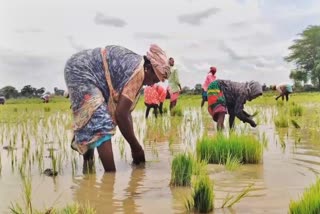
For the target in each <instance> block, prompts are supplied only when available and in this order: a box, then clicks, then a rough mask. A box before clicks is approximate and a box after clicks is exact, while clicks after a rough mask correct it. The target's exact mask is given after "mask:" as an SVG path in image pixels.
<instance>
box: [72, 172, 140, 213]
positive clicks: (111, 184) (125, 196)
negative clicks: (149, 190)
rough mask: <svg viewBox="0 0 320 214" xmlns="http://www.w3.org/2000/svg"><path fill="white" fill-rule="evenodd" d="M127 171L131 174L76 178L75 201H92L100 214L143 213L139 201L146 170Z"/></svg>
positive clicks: (119, 173) (121, 173)
mask: <svg viewBox="0 0 320 214" xmlns="http://www.w3.org/2000/svg"><path fill="white" fill-rule="evenodd" d="M127 170H128V171H129V173H128V171H118V172H117V173H107V174H104V175H102V176H101V177H100V176H98V175H95V174H93V175H87V176H84V177H82V178H78V179H77V178H75V179H74V183H75V184H76V186H77V187H76V188H75V190H74V194H73V195H74V200H75V201H78V202H80V203H86V202H87V201H90V204H91V205H92V206H93V207H95V208H96V210H97V212H98V213H128V212H130V213H142V212H141V211H140V210H139V209H140V206H139V204H138V203H137V200H138V199H139V198H141V196H140V195H141V193H142V191H141V190H142V188H141V187H142V186H143V182H144V178H145V169H144V167H143V166H139V167H133V168H132V170H129V169H127ZM126 182H127V183H126Z"/></svg>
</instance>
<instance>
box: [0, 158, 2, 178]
mask: <svg viewBox="0 0 320 214" xmlns="http://www.w3.org/2000/svg"><path fill="white" fill-rule="evenodd" d="M1 172H2V161H1V154H0V176H1Z"/></svg>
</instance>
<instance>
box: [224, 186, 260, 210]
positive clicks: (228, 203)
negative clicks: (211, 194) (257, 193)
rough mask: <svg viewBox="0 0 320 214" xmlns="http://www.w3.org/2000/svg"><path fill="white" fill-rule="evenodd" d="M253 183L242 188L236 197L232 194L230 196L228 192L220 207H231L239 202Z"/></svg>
mask: <svg viewBox="0 0 320 214" xmlns="http://www.w3.org/2000/svg"><path fill="white" fill-rule="evenodd" d="M253 185H254V184H250V185H249V186H248V187H246V188H245V189H244V190H242V191H241V192H240V193H239V194H238V195H237V196H236V197H234V196H232V195H231V196H230V194H228V195H227V196H226V198H225V199H224V202H223V203H222V206H221V208H224V207H232V206H233V205H234V204H235V203H237V202H239V201H240V200H241V199H242V198H244V197H245V196H246V195H247V194H248V193H249V192H250V190H251V189H252V187H253Z"/></svg>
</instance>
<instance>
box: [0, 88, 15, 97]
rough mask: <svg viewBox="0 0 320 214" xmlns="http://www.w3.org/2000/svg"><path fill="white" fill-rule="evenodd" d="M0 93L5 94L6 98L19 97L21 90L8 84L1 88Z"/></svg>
mask: <svg viewBox="0 0 320 214" xmlns="http://www.w3.org/2000/svg"><path fill="white" fill-rule="evenodd" d="M0 95H2V96H4V97H5V98H6V99H10V98H17V97H18V96H19V92H18V90H17V89H16V88H15V87H13V86H6V87H3V88H2V89H0Z"/></svg>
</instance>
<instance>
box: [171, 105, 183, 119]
mask: <svg viewBox="0 0 320 214" xmlns="http://www.w3.org/2000/svg"><path fill="white" fill-rule="evenodd" d="M170 113H171V116H178V117H182V116H183V112H182V109H181V108H180V107H179V106H176V107H175V108H173V109H172V110H171V112H170Z"/></svg>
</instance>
